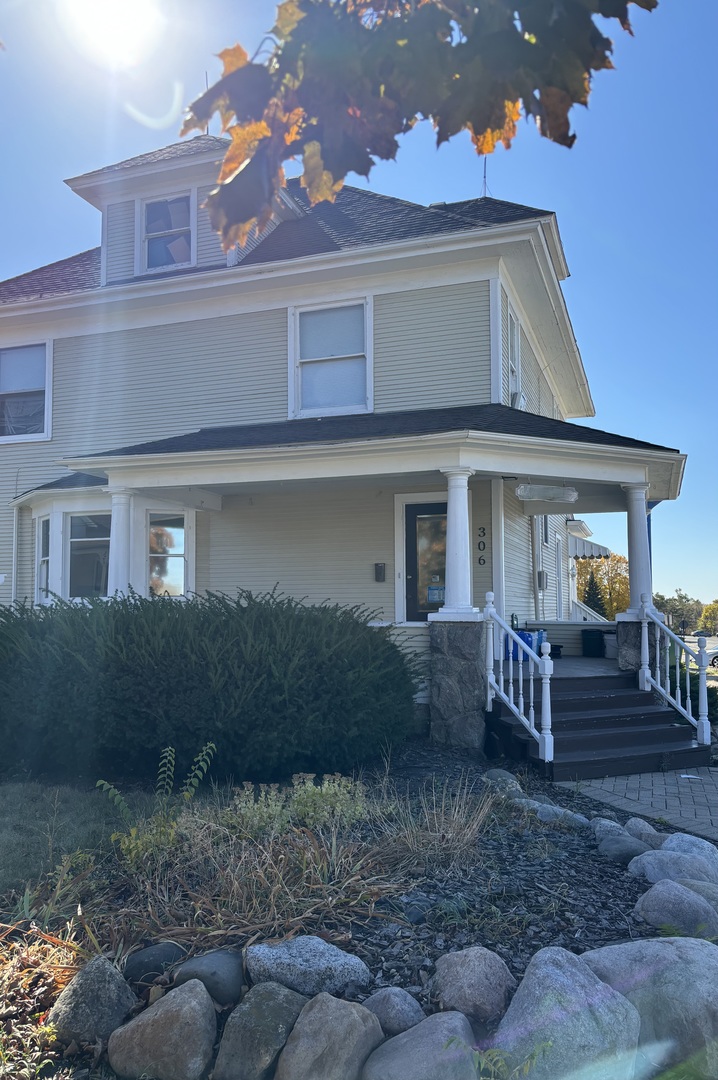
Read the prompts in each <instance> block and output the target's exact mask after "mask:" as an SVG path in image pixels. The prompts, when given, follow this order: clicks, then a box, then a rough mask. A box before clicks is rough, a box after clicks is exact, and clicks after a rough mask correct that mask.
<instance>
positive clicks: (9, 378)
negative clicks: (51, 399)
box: [0, 345, 47, 439]
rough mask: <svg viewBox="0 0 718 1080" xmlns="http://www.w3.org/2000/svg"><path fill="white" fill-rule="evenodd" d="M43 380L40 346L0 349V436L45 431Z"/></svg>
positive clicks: (44, 359) (44, 357)
mask: <svg viewBox="0 0 718 1080" xmlns="http://www.w3.org/2000/svg"><path fill="white" fill-rule="evenodd" d="M46 383H47V350H46V347H45V346H44V345H22V346H20V347H19V348H15V349H0V438H2V439H17V438H20V439H27V438H32V437H33V436H36V435H45V434H46V422H47V419H46V408H45V404H46V402H45V398H46Z"/></svg>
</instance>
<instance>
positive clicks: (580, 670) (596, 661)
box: [494, 656, 624, 682]
mask: <svg viewBox="0 0 718 1080" xmlns="http://www.w3.org/2000/svg"><path fill="white" fill-rule="evenodd" d="M518 667H519V665H518V663H517V662H516V661H514V678H515V677H516V675H517V674H518ZM527 667H528V665H527ZM527 667H526V668H525V669H524V676H526V674H527V673H528V672H527ZM498 671H499V663H498V661H496V662H495V664H494V672H495V674H498ZM507 671H508V660H504V674H506V672H507ZM622 674H624V672H622V671H621V669H620V668H619V666H618V660H613V659H609V658H607V657H604V656H562V657H561V659H560V660H554V665H553V675H552V676H551V682H554V680H556V679H586V678H596V676H598V675H622ZM536 677H537V676H536V672H534V678H536Z"/></svg>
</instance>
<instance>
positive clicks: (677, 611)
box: [653, 589, 703, 633]
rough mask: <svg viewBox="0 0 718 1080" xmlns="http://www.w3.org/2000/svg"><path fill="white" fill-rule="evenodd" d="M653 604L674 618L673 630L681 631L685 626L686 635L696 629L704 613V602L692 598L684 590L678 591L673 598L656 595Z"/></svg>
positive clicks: (660, 594)
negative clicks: (682, 625) (682, 626)
mask: <svg viewBox="0 0 718 1080" xmlns="http://www.w3.org/2000/svg"><path fill="white" fill-rule="evenodd" d="M653 603H654V605H655V606H656V607H657V608H658V610H659V611H662V612H663V613H664V614H665V615H670V616H671V617H672V623H673V629H674V631H676V632H679V631H680V630H681V624H682V623H683V624H685V626H684V629H685V631H686V633H689V632H690V631H691V630H693V629H695V627H696V626H697V625H698V623H699V621H700V618H701V614H702V612H703V604H702V602H701V601H700V600H695V599H693V598H692V597H690V596H689V595H688V593H686V592H684V591H683V589H676V591H675V594H674V595H673V596H664V595H663V593H654V596H653Z"/></svg>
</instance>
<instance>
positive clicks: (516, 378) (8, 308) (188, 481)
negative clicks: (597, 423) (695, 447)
mask: <svg viewBox="0 0 718 1080" xmlns="http://www.w3.org/2000/svg"><path fill="white" fill-rule="evenodd" d="M224 149H225V142H224V140H220V139H217V138H214V137H211V136H200V137H198V138H195V139H192V140H190V141H188V142H184V143H180V144H177V145H175V146H169V147H166V148H165V149H163V150H159V151H157V152H156V153H152V154H144V155H142V156H140V157H136V158H133V159H131V160H129V161H124V162H120V163H119V164H117V165H112V166H109V167H107V168H102V169H98V170H97V171H96V172H92V173H88V174H86V175H84V176H79V177H75V178H74V179H72V180H69V181H68V184H69V186H70V187H71V188H72V190H73V191H74V192H75V193H76V194H77V195H79V196H80V197H81V198H84V199H86V200H87V201H88V202H90V203H91V204H92V205H93V206H95V207H97V209H98V210H99V211H100V212H101V215H102V244H101V247H100V248H99V249H96V250H92V251H87V252H84V253H82V254H80V255H75V256H72V257H70V258H68V259H64V260H62V261H61V262H58V263H54V264H52V265H50V266H45V267H42V268H41V269H38V270H35V271H32V272H30V273H27V274H23V275H21V276H20V277H17V278H14V279H12V280H10V281H6V282H4V283H2V284H0V305H1V306H0V320H1V321H0V455H1V457H0V460H1V461H2V469H1V470H0V483H1V488H0V545H1V546H0V575H4V583H3V584H2V585H1V586H0V601H1V602H4V603H10V602H12V601H13V600H23V599H29V600H31V601H34V602H36V603H45V602H47V601H48V600H49V599H51V597H52V595H53V594H56V595H59V596H61V597H64V598H68V599H71V598H74V599H81V598H83V597H96V596H106V595H110V594H112V593H114V592H115V591H116V590H119V591H121V592H123V591H126V590H127V589H128V587H130V586H131V587H132V589H134V590H135V591H136V592H138V593H140V594H142V595H147V594H148V593H150V592H155V593H159V594H169V595H171V596H179V595H183V594H187V593H190V592H193V591H196V592H200V593H203V592H205V591H207V590H211V591H214V592H226V593H230V594H231V593H234V592H235V590H236V589H237V588H238V587H241V588H247V589H252V590H266V589H271V588H272V587H273V586H275V585H278V587H279V589H280V590H281V591H283V592H286V593H290V594H293V595H295V596H298V597H304V598H306V599H307V600H308V601H310V602H321V601H323V600H325V599H329V600H331V601H336V602H339V603H343V604H357V603H360V604H365V605H367V606H368V607H369V608H371V609H373V610H375V611H376V612H377V617H378V618H379V619H380V620H383V621H386V622H390V623H393V624H396V625H398V626H401V627H403V628H404V631H405V638H406V639H407V640H408V641H410V642H412V643H413V645H414V647H415V648H416V649H418V650H421V649H424V648H426V647H427V646H426V643H427V638H428V632H427V619H428V618H429V617H430V616H433V617H434V618H436V619H438V620H453V621H472V620H476V619H477V618H478V617H479V612H480V610H481V609H482V608H483V607H484V605H485V603H486V600H485V597H486V593H487V592H488V591H492V592H493V593H494V595H495V598H496V601H495V602H496V606H497V609H498V611H499V613H501V614H504V615H505V616H506V617H507V618H508V617H509V615H510V614H512V613H515V614H516V615H517V616H518V619H519V622H520V624H521V625H523V624H524V623H525V622H526V621H527V620H531V621H534V622H537V623H538V624H539V625H541V624H543V623H544V622H546V621H557V620H558V621H560V620H569V619H570V618H571V617H574V618H575V617H578V618H582V617H583V616H581V615H578V616H577V615H576V610H575V605H573V603H572V593H571V574H570V562H571V558H572V557H573V555H575V553H576V545H575V541H576V539H578V540H579V541H580V543H581V544H584V545H585V544H586V543H588V542H587V540H586V536H587V535H590V532H589V530H586V529H585V528H584V527H583V526H582V525H581V522H580V520H575V519H580V515H582V514H583V513H596V512H603V511H623V512H625V513H626V515H627V528H628V544H629V552H630V564H631V608H632V610H633V611H634V613H635V610H636V609H637V607H638V604H639V602H640V595H641V593H644V592H648V593H650V592H651V581H650V562H649V547H648V530H647V500H649V499H650V501H651V503H652V504H655V503H657V502H660V501H661V500H664V499H675V498H676V497H677V495H678V492H679V489H680V484H681V478H682V474H683V468H684V463H685V458H684V456H683V455H682V454H680V453H678V452H677V451H676V450H672V449H667V448H665V447H662V446H654V445H652V444H650V443H646V442H641V441H639V440H637V439H633V438H631V437H630V436H622V435H613V434H610V433H608V432H605V431H601V430H597V429H595V428H589V427H583V426H579V425H576V424H574V423H571V420H572V419H573V418H580V417H589V416H592V415H593V412H594V410H593V404H592V401H591V396H590V392H589V389H588V383H587V379H586V374H585V372H584V369H583V365H582V362H581V357H580V354H579V351H578V348H577V346H576V343H575V340H574V335H573V330H572V328H571V323H570V320H569V317H568V313H567V311H566V306H565V303H564V299H563V296H562V293H561V284H560V283H561V281H562V280H563V279H564V278H566V277H567V275H568V269H567V266H566V261H565V258H564V253H563V248H562V245H561V239H560V236H559V232H558V227H557V224H556V219H555V216H554V214H553V213H551V212H549V211H545V210H537V209H533V208H531V207H527V206H519V205H514V204H512V203H506V202H502V201H499V200H496V199H492V198H479V199H471V200H466V201H462V202H457V203H448V204H438V205H433V206H430V207H424V206H419V205H415V204H413V203H408V202H404V201H402V200H400V199H394V198H387V197H385V196H382V195H377V194H374V193H372V192H368V191H361V190H357V189H354V188H351V187H346V188H344V190H343V191H342V192H341V193H340V194H339V196H338V197H337V200H336V203H335V204H329V203H320V204H318V205H317V206H316V207H310V206H309V203H308V201H307V198H306V194H305V192H304V191H303V190H302V188H301V187H300V185H299V183H298V181H290V182H289V185H288V187H287V189H286V191H285V192H283V193H282V196H281V198H279V199H278V200H277V205H276V214H275V216H274V218H273V220H272V221H271V223H270V224H269V225H268V226H267V227H266V228H265V229H264V230H263V232H262V233H261V234H260V235H259V236H255V237H254V238H253V239H251V241H250V242H249V243H248V244H247V246H246V247H245V248H242V249H238V250H236V251H233V252H231V253H230V256H229V257H227V256H225V255H224V254H223V253H222V250H221V248H220V245H219V242H218V240H217V238H216V236H215V235H214V234H213V233H212V232H211V231H210V228H209V225H208V221H207V218H206V215H205V213H204V211H203V210H202V209H201V204H202V201H203V199H204V197H205V196H206V194H207V192H208V191H209V190H210V188H211V186H212V184H213V179H214V177H215V176H216V172H217V163H218V160H219V159H221V157H222V155H223V153H224ZM569 489H573V491H574V493H575V501H573V502H571V501H568V500H569V496H570V495H571V494H572V493H571V492H570V490H569ZM517 491H518V495H517ZM522 496H523V498H522ZM543 496H547V497H545V498H544V497H543ZM447 505H448V515H447ZM447 530H448V537H447V535H446V533H447ZM447 545H448V546H447ZM590 548H591V545H590V544H589V547H588V548H585V547H584V549H583V553H584V554H601V553H605V550H604V549H599V548H597V547H594V548H593V549H591V550H589V549H590Z"/></svg>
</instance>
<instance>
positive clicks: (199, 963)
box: [174, 949, 244, 1005]
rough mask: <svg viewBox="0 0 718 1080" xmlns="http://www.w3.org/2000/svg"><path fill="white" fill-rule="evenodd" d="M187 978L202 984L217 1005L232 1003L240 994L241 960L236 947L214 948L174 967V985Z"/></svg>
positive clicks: (241, 980)
mask: <svg viewBox="0 0 718 1080" xmlns="http://www.w3.org/2000/svg"><path fill="white" fill-rule="evenodd" d="M190 979H199V981H200V982H201V983H204V985H205V988H206V990H207V993H208V994H210V996H211V997H213V998H214V1000H215V1001H216V1002H217V1004H218V1005H234V1004H236V1002H238V1001H239V999H240V997H241V996H242V984H243V982H244V963H243V961H242V954H241V953H240V952H237V951H236V949H215V950H214V951H213V952H208V953H204V954H203V955H201V956H193V957H191V958H190V959H189V960H186V961H185V962H184V964H180V966H179V967H178V968H177V969H176V971H175V973H174V985H175V986H181V985H182V983H186V982H189V981H190Z"/></svg>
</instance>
